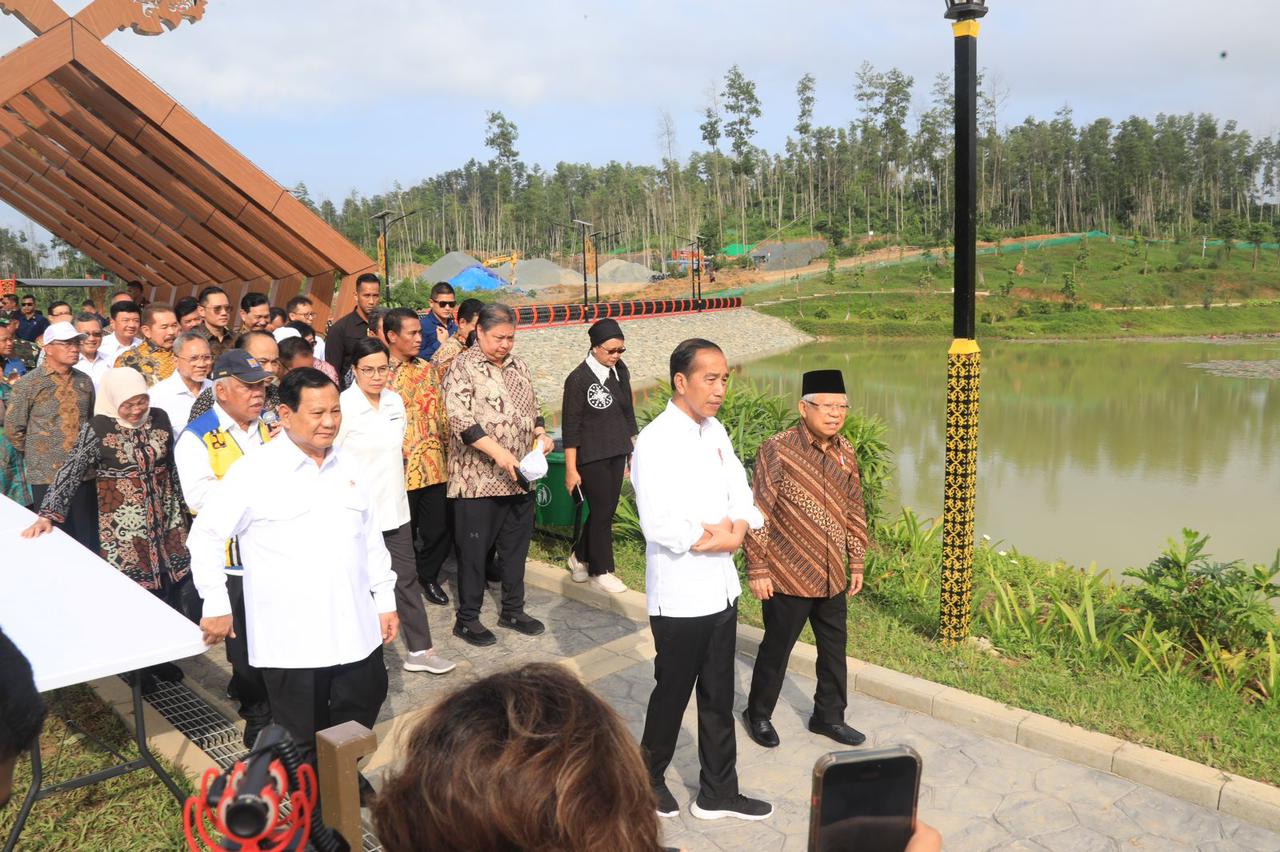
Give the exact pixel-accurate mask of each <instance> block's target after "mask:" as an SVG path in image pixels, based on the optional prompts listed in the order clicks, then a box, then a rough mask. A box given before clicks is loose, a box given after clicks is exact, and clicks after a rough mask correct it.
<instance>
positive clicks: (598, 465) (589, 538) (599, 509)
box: [574, 456, 627, 577]
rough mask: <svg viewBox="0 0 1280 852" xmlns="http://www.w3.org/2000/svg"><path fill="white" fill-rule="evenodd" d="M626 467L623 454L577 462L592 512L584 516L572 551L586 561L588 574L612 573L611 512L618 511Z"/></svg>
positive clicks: (583, 489)
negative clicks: (585, 518)
mask: <svg viewBox="0 0 1280 852" xmlns="http://www.w3.org/2000/svg"><path fill="white" fill-rule="evenodd" d="M626 469H627V457H626V456H613V457H612V458H607V459H600V460H598V461H593V462H587V463H586V464H580V465H578V474H579V475H580V476H581V477H582V494H583V496H585V497H586V498H587V505H588V507H590V510H591V514H589V515H587V522H586V525H585V526H584V528H583V530H582V535H581V537H579V539H578V543H577V545H576V546H575V547H574V552H575V553H576V554H577V557H578V560H579V561H580V562H585V563H587V566H588V569H587V573H589V574H591V576H593V577H595V576H599V575H600V574H612V573H613V567H614V566H613V515H614V512H616V511H617V510H618V497H620V496H621V495H622V474H623V472H624V471H626Z"/></svg>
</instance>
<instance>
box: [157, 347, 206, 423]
mask: <svg viewBox="0 0 1280 852" xmlns="http://www.w3.org/2000/svg"><path fill="white" fill-rule="evenodd" d="M173 359H174V366H175V369H174V371H173V375H172V376H170V377H169V378H167V379H163V380H162V381H159V382H156V383H155V385H153V386H152V388H151V390H150V391H149V393H150V396H151V407H152V408H160V409H163V410H164V413H165V414H168V415H169V423H171V424H172V425H173V429H174V431H175V432H180V431H181V430H183V429H185V428H186V426H187V420H188V418H189V417H190V416H191V406H193V405H195V403H196V397H198V396H199V395H200V392H201V391H203V390H204V389H205V388H207V387H211V386H212V385H213V382H211V381H209V373H210V372H212V370H213V356H212V355H210V354H209V341H208V339H207V338H205V337H204V336H203V335H200V334H197V333H196V332H194V331H184V332H183V333H182V334H180V335H178V339H177V340H175V341H174V342H173Z"/></svg>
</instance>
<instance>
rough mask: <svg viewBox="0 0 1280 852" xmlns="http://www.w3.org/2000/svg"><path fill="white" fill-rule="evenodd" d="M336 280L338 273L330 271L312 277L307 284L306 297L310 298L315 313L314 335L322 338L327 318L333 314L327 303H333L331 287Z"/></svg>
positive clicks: (327, 321)
mask: <svg viewBox="0 0 1280 852" xmlns="http://www.w3.org/2000/svg"><path fill="white" fill-rule="evenodd" d="M337 278H338V273H337V272H336V271H334V270H332V269H331V270H329V271H328V272H321V273H320V274H319V275H312V276H311V280H310V281H308V282H307V296H308V297H310V299H311V304H312V306H313V307H314V308H315V311H316V325H315V329H316V334H319V335H322V336H323V335H324V333H325V331H326V329H327V326H328V323H329V317H330V315H331V314H332V313H333V312H332V311H331V310H330V308H329V303H330V302H331V301H333V285H334V282H335V281H336V280H337Z"/></svg>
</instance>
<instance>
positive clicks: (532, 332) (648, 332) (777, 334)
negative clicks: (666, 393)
mask: <svg viewBox="0 0 1280 852" xmlns="http://www.w3.org/2000/svg"><path fill="white" fill-rule="evenodd" d="M578 283H579V284H581V283H582V282H581V279H579V282H578ZM588 327H589V326H588V325H586V324H582V325H567V326H558V327H556V328H539V329H521V330H519V331H518V332H516V348H515V352H516V354H517V355H519V356H520V357H521V358H523V359H524V361H525V363H526V364H528V365H529V370H530V372H531V373H532V374H533V385H534V390H535V391H536V392H537V394H538V404H539V405H541V406H542V407H543V408H544V409H545V410H547V411H558V410H559V408H560V397H561V395H562V393H563V392H564V379H565V376H567V375H569V372H570V371H571V370H573V368H574V367H576V366H578V364H579V363H581V362H582V359H583V358H585V357H586V355H587V349H588V347H589V345H590V344H589V343H588V341H587V328H588ZM622 333H623V334H625V335H626V336H627V354H626V356H625V358H626V362H627V367H628V368H629V369H630V370H631V388H632V390H639V389H641V388H644V387H647V386H649V385H653V384H655V383H657V382H658V381H660V380H661V381H665V380H666V378H667V376H668V370H669V369H670V362H671V350H672V349H675V348H676V344H678V343H679V342H680V341H682V340H687V339H688V338H690V337H705V338H707V339H709V340H713V341H715V342H716V343H717V344H719V346H720V348H721V349H723V350H724V354H725V357H726V358H728V359H729V364H730V365H734V366H736V365H738V364H742V363H744V362H746V361H750V360H753V359H755V358H764V357H766V356H768V355H775V354H777V353H779V352H785V351H787V350H789V349H792V348H794V347H796V346H801V345H803V344H805V343H809V342H811V341H812V338H810V337H809V336H808V335H806V334H804V333H803V332H801V331H799V330H798V329H796V328H795V327H794V326H792V325H791V324H790V323H788V322H786V321H785V320H781V319H778V318H777V317H771V316H767V315H765V314H758V313H756V312H755V311H753V310H750V309H747V308H739V309H737V310H731V311H713V312H711V313H706V314H680V315H678V316H670V317H653V318H650V319H637V320H625V321H623V323H622Z"/></svg>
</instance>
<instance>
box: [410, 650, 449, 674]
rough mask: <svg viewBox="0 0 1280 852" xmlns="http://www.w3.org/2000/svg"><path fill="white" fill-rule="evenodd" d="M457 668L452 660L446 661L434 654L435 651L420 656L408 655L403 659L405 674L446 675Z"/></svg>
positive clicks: (425, 652) (424, 652)
mask: <svg viewBox="0 0 1280 852" xmlns="http://www.w3.org/2000/svg"><path fill="white" fill-rule="evenodd" d="M457 667H458V664H457V663H455V662H454V661H453V660H446V659H445V658H444V657H442V656H440V655H439V654H437V653H436V652H435V649H434V648H433V649H431V650H429V651H423V652H422V653H420V654H408V655H407V656H405V658H404V670H405V671H407V672H431V674H435V675H442V674H448V673H449V672H451V671H453V670H454V669H456V668H457Z"/></svg>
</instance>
